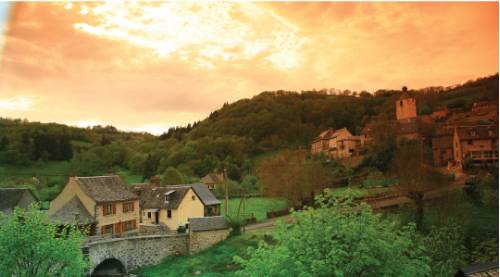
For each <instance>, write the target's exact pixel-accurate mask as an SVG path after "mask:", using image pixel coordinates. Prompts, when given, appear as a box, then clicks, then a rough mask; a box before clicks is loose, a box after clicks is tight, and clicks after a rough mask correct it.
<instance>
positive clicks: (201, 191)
mask: <svg viewBox="0 0 500 277" xmlns="http://www.w3.org/2000/svg"><path fill="white" fill-rule="evenodd" d="M189 186H191V188H193V191H194V192H195V193H196V195H198V198H200V200H201V202H203V205H205V206H211V205H219V204H220V201H219V199H217V198H216V197H215V195H214V194H213V193H212V192H211V191H210V190H209V189H208V187H207V186H205V185H204V184H191V185H189Z"/></svg>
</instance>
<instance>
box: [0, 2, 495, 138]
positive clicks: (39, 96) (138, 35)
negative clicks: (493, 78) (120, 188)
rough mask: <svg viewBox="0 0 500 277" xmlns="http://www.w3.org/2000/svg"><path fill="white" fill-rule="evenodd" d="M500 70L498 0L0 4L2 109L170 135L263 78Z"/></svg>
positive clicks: (428, 78)
mask: <svg viewBox="0 0 500 277" xmlns="http://www.w3.org/2000/svg"><path fill="white" fill-rule="evenodd" d="M497 72H498V3H496V2H483V3H479V2H474V3H466V2H459V3H451V2H449V3H428V2H427V3H401V2H399V3H345V2H344V3H332V2H318V3H313V2H307V3H304V2H300V3H299V2H296V3H285V2H276V3H263V2H258V3H257V2H255V3H248V2H247V3H243V2H241V3H215V2H205V3H201V2H184V3H182V2H175V3H161V2H154V3H146V2H139V3H138V2H135V3H132V2H131V3H128V4H120V3H116V2H103V3H100V2H93V3H92V2H72V3H71V2H57V3H56V2H54V3H42V2H36V3H35V2H34V3H20V2H18V3H12V4H6V3H0V117H12V118H27V119H28V120H32V121H42V122H59V123H65V124H71V125H77V126H89V125H93V124H105V125H107V124H111V125H114V126H116V127H118V128H119V129H124V130H140V131H149V132H152V133H156V134H158V133H161V132H162V131H163V130H166V129H167V128H168V127H170V126H175V125H185V124H187V123H189V122H193V121H196V120H202V119H204V118H205V117H206V116H208V114H209V113H210V112H211V111H213V110H214V109H217V108H219V107H220V106H222V104H223V103H224V102H233V101H236V100H238V99H241V98H249V97H252V96H253V95H256V94H258V93H260V92H262V91H264V90H278V89H286V90H306V89H312V88H316V89H321V88H338V89H350V90H358V91H359V90H368V91H375V90H377V89H381V88H398V89H399V88H401V87H402V86H403V85H406V86H408V87H410V88H422V87H428V86H434V85H443V86H447V85H453V84H457V83H463V82H465V81H467V80H470V79H475V78H477V77H483V76H487V75H491V74H495V73H497Z"/></svg>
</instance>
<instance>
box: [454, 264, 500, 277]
mask: <svg viewBox="0 0 500 277" xmlns="http://www.w3.org/2000/svg"><path fill="white" fill-rule="evenodd" d="M463 276H467V277H490V276H491V277H497V276H498V261H494V262H488V263H483V264H476V265H471V266H468V267H464V268H461V269H460V270H458V272H457V273H456V274H455V277H463Z"/></svg>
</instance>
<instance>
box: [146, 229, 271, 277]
mask: <svg viewBox="0 0 500 277" xmlns="http://www.w3.org/2000/svg"><path fill="white" fill-rule="evenodd" d="M265 234H266V231H265V230H255V231H250V232H245V233H243V234H241V235H239V236H233V237H230V238H228V239H227V240H225V241H223V242H221V243H220V244H217V245H215V246H213V247H211V248H209V249H207V250H205V251H203V252H200V253H198V254H195V255H192V256H191V255H186V256H180V257H174V256H170V257H167V258H166V259H165V260H164V261H163V262H162V263H161V264H158V265H154V266H149V267H145V268H141V269H139V270H137V273H138V275H140V276H144V277H181V276H182V277H184V276H186V277H188V276H189V277H190V276H195V275H199V276H204V277H223V276H224V277H232V276H234V271H236V270H238V269H239V268H240V266H239V265H238V264H236V263H235V262H234V261H233V256H235V255H239V256H245V255H246V250H247V248H248V247H249V246H253V247H255V246H257V244H258V242H259V241H261V240H262V239H263V236H265Z"/></svg>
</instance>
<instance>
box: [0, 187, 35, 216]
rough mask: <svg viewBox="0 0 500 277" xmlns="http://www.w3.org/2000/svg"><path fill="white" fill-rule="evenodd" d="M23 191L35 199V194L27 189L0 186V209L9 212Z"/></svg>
mask: <svg viewBox="0 0 500 277" xmlns="http://www.w3.org/2000/svg"><path fill="white" fill-rule="evenodd" d="M25 193H29V194H31V196H33V198H34V199H35V201H37V198H36V196H35V195H34V194H33V193H32V192H31V190H29V189H26V188H0V211H2V212H10V211H11V210H13V209H14V207H16V206H17V204H18V203H19V200H21V198H22V197H23V195H24V194H25Z"/></svg>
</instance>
